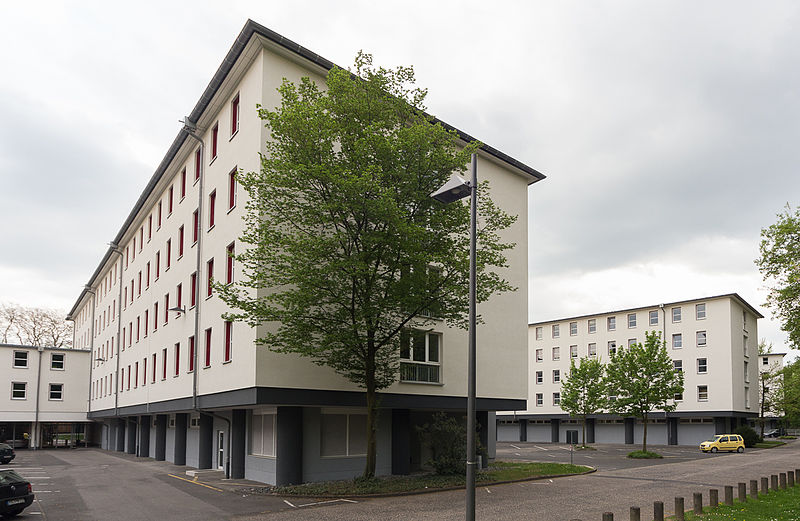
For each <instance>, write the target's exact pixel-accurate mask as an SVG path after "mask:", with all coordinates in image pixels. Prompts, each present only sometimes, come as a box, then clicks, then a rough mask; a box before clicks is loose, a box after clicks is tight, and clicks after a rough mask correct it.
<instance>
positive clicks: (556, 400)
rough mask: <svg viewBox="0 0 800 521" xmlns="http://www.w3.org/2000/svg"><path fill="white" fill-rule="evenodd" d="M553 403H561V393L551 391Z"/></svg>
mask: <svg viewBox="0 0 800 521" xmlns="http://www.w3.org/2000/svg"><path fill="white" fill-rule="evenodd" d="M553 405H561V393H553Z"/></svg>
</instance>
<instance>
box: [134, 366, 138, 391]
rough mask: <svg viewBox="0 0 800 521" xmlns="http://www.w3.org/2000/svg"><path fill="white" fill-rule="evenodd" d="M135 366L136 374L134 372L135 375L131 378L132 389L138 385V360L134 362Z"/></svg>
mask: <svg viewBox="0 0 800 521" xmlns="http://www.w3.org/2000/svg"><path fill="white" fill-rule="evenodd" d="M135 368H136V374H135V377H134V379H133V388H134V389H136V388H137V387H139V362H136V365H135Z"/></svg>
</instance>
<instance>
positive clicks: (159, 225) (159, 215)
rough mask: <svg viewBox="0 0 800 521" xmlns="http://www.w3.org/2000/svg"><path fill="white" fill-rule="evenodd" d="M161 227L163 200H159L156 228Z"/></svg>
mask: <svg viewBox="0 0 800 521" xmlns="http://www.w3.org/2000/svg"><path fill="white" fill-rule="evenodd" d="M160 229H161V201H159V202H158V220H157V221H156V230H160Z"/></svg>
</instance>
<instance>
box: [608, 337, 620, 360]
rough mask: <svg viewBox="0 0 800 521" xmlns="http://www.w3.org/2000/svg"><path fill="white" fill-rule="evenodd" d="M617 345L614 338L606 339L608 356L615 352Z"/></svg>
mask: <svg viewBox="0 0 800 521" xmlns="http://www.w3.org/2000/svg"><path fill="white" fill-rule="evenodd" d="M618 347H619V346H617V341H616V340H609V341H608V356H611V355H612V354H616V352H617V348H618ZM612 350H613V351H612Z"/></svg>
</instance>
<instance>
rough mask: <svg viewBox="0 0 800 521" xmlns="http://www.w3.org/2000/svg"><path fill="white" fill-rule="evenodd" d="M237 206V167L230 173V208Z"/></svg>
mask: <svg viewBox="0 0 800 521" xmlns="http://www.w3.org/2000/svg"><path fill="white" fill-rule="evenodd" d="M234 206H236V169H235V168H234V169H233V170H231V172H230V173H229V174H228V210H231V209H233V207H234Z"/></svg>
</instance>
